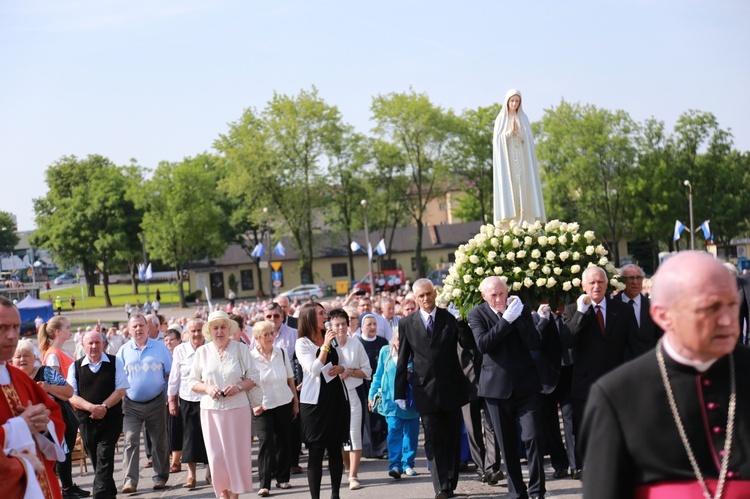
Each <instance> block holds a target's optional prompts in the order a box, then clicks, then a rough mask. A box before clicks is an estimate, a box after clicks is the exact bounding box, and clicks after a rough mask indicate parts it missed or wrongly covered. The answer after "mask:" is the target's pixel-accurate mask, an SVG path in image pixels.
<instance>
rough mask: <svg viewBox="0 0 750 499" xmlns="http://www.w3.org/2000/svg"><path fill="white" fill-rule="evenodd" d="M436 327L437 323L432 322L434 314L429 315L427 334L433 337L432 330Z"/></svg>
mask: <svg viewBox="0 0 750 499" xmlns="http://www.w3.org/2000/svg"><path fill="white" fill-rule="evenodd" d="M434 329H435V324H434V323H433V322H432V316H431V315H428V316H427V335H428V336H429V337H430V338H432V331H433V330H434Z"/></svg>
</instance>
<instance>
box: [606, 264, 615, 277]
mask: <svg viewBox="0 0 750 499" xmlns="http://www.w3.org/2000/svg"><path fill="white" fill-rule="evenodd" d="M604 270H606V271H607V272H608V273H609V274H612V273H614V271H615V266H614V265H612V262H609V263H608V264H607V265H605V266H604Z"/></svg>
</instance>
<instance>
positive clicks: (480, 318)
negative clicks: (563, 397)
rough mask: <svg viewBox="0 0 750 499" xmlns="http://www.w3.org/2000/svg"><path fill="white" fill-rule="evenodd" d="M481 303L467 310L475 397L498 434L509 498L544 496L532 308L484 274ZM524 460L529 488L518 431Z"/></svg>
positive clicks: (537, 343) (536, 336) (536, 342)
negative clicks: (477, 362) (475, 357)
mask: <svg viewBox="0 0 750 499" xmlns="http://www.w3.org/2000/svg"><path fill="white" fill-rule="evenodd" d="M479 289H480V291H481V293H482V298H483V299H484V303H482V304H481V305H479V306H478V307H476V308H475V309H474V310H472V311H471V312H470V313H469V326H471V331H472V333H473V334H474V339H475V341H476V343H477V348H478V349H479V351H480V352H481V353H482V354H483V357H482V373H481V375H480V376H479V396H481V397H484V398H485V401H486V403H487V412H488V414H489V416H490V421H492V427H493V429H494V430H495V435H497V436H498V442H499V444H500V450H501V451H502V453H503V458H504V459H505V466H506V467H507V469H508V491H509V492H510V497H512V498H514V499H515V498H523V499H525V498H528V497H529V496H531V497H544V493H545V488H544V463H543V459H544V455H543V452H542V450H543V449H542V448H543V442H544V430H543V426H542V406H541V397H540V393H539V392H540V391H541V389H542V385H541V383H540V382H539V374H538V372H537V368H536V364H535V363H534V359H533V358H532V357H531V349H539V347H540V346H541V341H540V337H539V334H538V333H537V331H536V328H535V327H534V322H533V320H532V318H531V312H530V311H529V308H528V307H527V306H524V304H523V303H522V302H521V299H520V298H519V297H517V296H511V297H508V286H507V285H506V284H505V282H504V281H503V280H502V279H500V278H499V277H496V276H492V277H487V278H486V279H484V280H483V281H482V283H481V284H480V286H479ZM516 420H518V421H519V423H520V426H521V440H522V441H523V443H524V446H525V447H526V456H527V458H528V462H529V487H528V491H527V489H526V485H525V484H524V481H523V474H522V472H521V462H520V457H519V455H518V431H517V429H516Z"/></svg>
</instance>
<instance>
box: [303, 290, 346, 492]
mask: <svg viewBox="0 0 750 499" xmlns="http://www.w3.org/2000/svg"><path fill="white" fill-rule="evenodd" d="M327 321H328V314H327V313H326V311H325V309H324V308H323V306H322V305H321V304H320V303H315V302H312V303H306V304H305V305H304V306H303V307H302V310H301V311H300V314H299V322H298V325H299V327H298V338H297V342H296V343H295V352H296V353H297V359H298V360H299V364H300V367H302V390H301V391H300V417H301V423H302V440H303V441H304V442H306V443H307V447H308V450H309V452H310V455H309V459H308V465H307V483H308V485H309V486H310V497H312V498H313V499H319V498H320V482H321V479H322V477H323V456H324V455H325V452H326V450H327V451H328V469H329V471H330V473H331V498H332V499H338V497H339V489H340V487H341V474H342V472H343V469H344V460H343V456H342V446H343V444H344V442H347V441H348V440H349V402H348V400H347V396H346V387H345V386H344V383H343V381H342V380H341V378H340V375H341V374H343V373H344V372H345V371H346V366H344V365H342V364H341V362H340V361H339V354H338V352H337V348H336V347H335V346H333V341H334V339H335V338H336V333H335V332H334V331H333V330H332V329H328V328H326V322H327Z"/></svg>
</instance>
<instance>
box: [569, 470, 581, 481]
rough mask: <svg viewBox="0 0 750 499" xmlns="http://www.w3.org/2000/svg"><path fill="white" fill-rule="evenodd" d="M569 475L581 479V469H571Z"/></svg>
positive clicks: (574, 478)
mask: <svg viewBox="0 0 750 499" xmlns="http://www.w3.org/2000/svg"><path fill="white" fill-rule="evenodd" d="M570 476H571V477H573V480H582V479H583V470H572V472H571V473H570Z"/></svg>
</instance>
